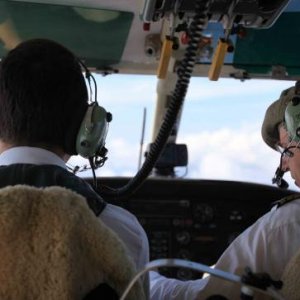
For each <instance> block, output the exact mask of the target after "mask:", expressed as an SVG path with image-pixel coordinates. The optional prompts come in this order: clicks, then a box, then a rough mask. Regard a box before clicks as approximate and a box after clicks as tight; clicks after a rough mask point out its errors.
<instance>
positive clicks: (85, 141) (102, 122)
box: [76, 60, 112, 162]
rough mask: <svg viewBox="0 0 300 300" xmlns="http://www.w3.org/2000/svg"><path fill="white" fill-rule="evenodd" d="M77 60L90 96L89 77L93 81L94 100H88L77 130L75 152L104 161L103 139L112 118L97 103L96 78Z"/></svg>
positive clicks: (105, 152) (105, 150)
mask: <svg viewBox="0 0 300 300" xmlns="http://www.w3.org/2000/svg"><path fill="white" fill-rule="evenodd" d="M78 61H79V64H80V66H81V67H82V68H83V70H84V72H85V77H86V79H87V81H88V85H89V91H90V96H91V95H92V88H91V79H92V81H93V84H94V100H92V101H90V102H91V104H89V106H88V108H87V110H86V113H85V115H84V117H83V120H82V122H81V125H80V128H79V130H78V133H77V137H76V152H77V153H78V154H79V155H80V156H82V157H84V158H89V159H91V158H97V157H101V158H102V159H101V161H103V162H104V161H105V160H106V154H107V149H106V148H105V139H106V136H107V132H108V124H109V122H110V121H111V120H112V115H111V113H109V112H107V111H106V110H105V109H104V108H103V107H102V106H100V105H99V104H98V102H97V84H96V80H95V78H94V76H93V75H92V74H91V72H90V71H89V70H88V68H87V67H86V66H85V64H84V63H83V62H82V61H80V60H78Z"/></svg>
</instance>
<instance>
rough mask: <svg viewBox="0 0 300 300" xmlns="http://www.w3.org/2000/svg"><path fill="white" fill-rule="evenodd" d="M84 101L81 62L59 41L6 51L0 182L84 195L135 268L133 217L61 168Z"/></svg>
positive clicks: (137, 240)
mask: <svg viewBox="0 0 300 300" xmlns="http://www.w3.org/2000/svg"><path fill="white" fill-rule="evenodd" d="M88 101H89V96H88V90H87V86H86V82H85V79H84V77H83V74H82V70H81V63H80V62H79V60H78V58H76V57H75V56H74V55H73V54H72V53H71V52H70V51H69V50H68V49H66V48H65V47H63V46H62V45H60V44H58V43H56V42H54V41H50V40H45V39H33V40H29V41H25V42H23V43H20V44H19V45H18V46H17V47H16V48H14V49H13V50H11V51H10V52H8V54H7V55H6V57H4V58H3V59H2V61H1V63H0V187H5V186H8V185H17V184H28V185H32V186H36V187H46V186H55V185H56V186H63V187H66V188H69V189H71V190H74V191H76V192H77V193H79V194H81V195H83V196H84V197H85V198H86V199H87V203H88V205H89V207H90V208H91V210H93V212H94V213H95V214H96V215H97V216H98V217H99V219H101V220H102V221H103V222H104V223H105V224H106V225H107V226H108V227H110V228H111V229H112V230H113V231H115V232H116V233H117V235H118V236H119V238H120V239H121V240H122V241H123V242H124V243H125V245H126V246H127V249H128V254H129V255H130V256H131V257H132V259H133V261H134V262H135V265H136V268H137V269H138V270H139V269H141V268H142V267H143V266H144V265H145V264H146V263H147V262H148V260H149V250H148V248H149V246H148V240H147V236H146V234H145V232H144V230H143V228H142V227H141V225H140V224H139V222H138V221H137V219H136V217H135V216H133V215H132V214H131V213H130V212H128V211H126V210H124V209H122V208H121V207H118V206H115V205H111V204H108V203H106V202H105V201H104V200H103V199H102V198H101V197H100V196H99V194H98V193H97V192H96V191H95V190H94V189H93V188H92V186H90V185H89V184H88V183H87V182H85V181H84V180H82V179H81V178H79V177H77V176H75V175H74V174H73V173H71V172H69V171H67V168H66V164H65V163H66V162H67V160H68V159H69V158H70V156H71V155H74V154H77V150H76V143H75V142H76V136H77V134H78V131H79V128H80V125H81V123H82V120H83V118H84V116H85V114H86V111H87V109H88V108H89V107H90V105H89V103H88ZM144 281H145V285H147V284H148V280H147V278H146V277H145V279H144Z"/></svg>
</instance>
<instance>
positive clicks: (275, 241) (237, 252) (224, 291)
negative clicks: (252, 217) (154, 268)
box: [150, 199, 300, 300]
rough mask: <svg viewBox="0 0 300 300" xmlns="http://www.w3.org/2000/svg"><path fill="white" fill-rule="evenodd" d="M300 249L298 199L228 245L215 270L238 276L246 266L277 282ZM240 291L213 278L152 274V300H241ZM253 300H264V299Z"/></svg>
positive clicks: (236, 286)
mask: <svg viewBox="0 0 300 300" xmlns="http://www.w3.org/2000/svg"><path fill="white" fill-rule="evenodd" d="M299 249H300V199H299V200H294V201H292V202H290V203H287V204H285V205H283V206H282V207H280V208H278V209H272V210H271V211H270V212H268V213H267V214H265V215H264V216H263V217H261V218H260V219H259V220H258V221H257V222H256V223H254V224H253V225H252V226H251V227H249V228H248V229H247V230H245V231H244V232H243V233H242V234H241V235H239V236H238V237H237V238H236V239H235V240H234V241H233V242H232V243H231V245H230V246H229V247H228V248H227V249H226V251H225V252H224V253H223V255H222V256H221V257H220V259H219V260H218V262H217V263H216V265H215V268H217V269H221V270H224V271H227V272H230V273H236V274H238V275H241V274H243V273H244V268H245V267H246V266H249V267H250V268H251V270H252V271H253V272H267V273H268V274H269V275H270V276H271V277H272V279H274V280H279V279H281V276H282V273H283V271H284V268H285V266H286V265H287V263H288V262H289V260H290V259H291V258H292V257H293V256H294V255H295V254H296V253H297V251H298V250H299ZM200 263H201V261H200ZM240 288H241V287H240V286H238V285H236V284H233V283H231V282H228V281H225V280H221V279H217V278H216V277H208V278H206V279H199V280H195V281H189V282H181V281H179V280H168V279H166V278H164V277H162V276H157V275H156V273H154V272H153V273H151V286H150V291H151V298H152V299H168V300H171V299H172V300H174V299H176V300H194V299H199V300H200V299H206V298H207V297H208V296H210V295H216V294H219V295H223V296H225V297H227V298H228V299H240V296H239V295H240ZM255 299H263V296H262V295H260V296H257V297H256V298H255Z"/></svg>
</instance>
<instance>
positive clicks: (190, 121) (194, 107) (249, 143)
mask: <svg viewBox="0 0 300 300" xmlns="http://www.w3.org/2000/svg"><path fill="white" fill-rule="evenodd" d="M96 81H97V86H98V102H99V104H100V105H102V106H103V107H105V109H106V110H107V111H109V112H111V113H112V114H113V121H112V122H111V124H110V128H109V132H108V136H107V139H106V147H107V148H108V150H109V152H108V160H107V162H106V164H105V165H104V166H103V167H102V168H100V169H98V170H97V172H96V174H97V176H98V177H101V176H134V175H135V173H136V172H137V170H138V160H139V152H140V143H141V135H142V123H143V111H144V108H145V109H146V112H147V114H146V115H147V117H146V127H145V139H144V145H143V147H144V150H145V148H146V147H147V145H148V144H149V142H151V138H152V124H153V120H154V115H153V114H154V111H155V105H156V82H157V79H156V77H155V76H149V75H148V76H146V75H144V76H140V75H109V76H106V77H102V76H100V75H97V76H96ZM293 84H294V82H293V81H275V80H252V79H251V80H247V81H244V82H241V81H239V80H236V79H219V80H218V81H216V82H215V81H214V82H213V81H209V80H208V79H207V78H192V79H191V82H190V86H189V90H188V93H187V95H186V99H185V102H184V106H183V113H182V117H181V120H180V127H179V133H178V137H177V143H185V144H187V145H188V155H189V164H188V167H187V168H176V174H177V176H178V177H185V178H197V179H222V180H237V181H249V182H257V183H262V184H271V179H272V177H273V176H274V172H275V170H276V168H277V166H278V164H279V158H280V156H279V153H277V152H276V151H274V150H272V149H271V148H269V147H268V146H267V145H266V144H265V143H264V142H263V140H262V138H261V133H260V130H261V124H262V120H263V117H264V113H265V111H266V109H267V107H268V106H269V105H270V104H271V103H272V102H273V101H275V100H276V99H278V97H279V95H280V93H281V91H282V90H284V89H286V88H288V87H290V86H292V85H293ZM70 163H71V164H73V165H77V164H80V165H81V164H87V162H86V161H85V160H83V159H78V158H77V157H75V158H72V159H71V161H70ZM79 175H80V176H91V173H90V172H89V171H87V172H83V173H81V174H79ZM285 179H286V180H288V182H289V183H290V187H291V188H292V189H296V187H295V185H294V183H293V180H292V179H291V178H290V177H289V176H287V175H285Z"/></svg>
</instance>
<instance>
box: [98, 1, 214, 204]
mask: <svg viewBox="0 0 300 300" xmlns="http://www.w3.org/2000/svg"><path fill="white" fill-rule="evenodd" d="M209 2H210V1H205V2H204V3H203V0H196V3H195V12H196V14H195V16H194V18H193V21H192V24H191V26H190V31H189V35H190V40H189V43H188V46H187V49H186V51H185V54H184V58H183V60H182V61H181V63H180V65H179V67H178V70H177V75H178V79H177V82H176V85H175V90H174V92H173V94H172V98H171V101H170V103H169V106H168V109H167V112H166V115H165V117H164V120H163V123H162V125H161V128H160V130H159V132H158V134H157V137H156V139H155V141H154V143H153V144H152V146H151V147H150V151H149V153H148V155H147V158H146V160H145V161H144V163H143V165H142V167H141V169H140V170H139V171H138V172H137V174H136V175H135V176H134V177H133V178H131V179H130V180H129V181H128V183H127V184H126V185H124V186H123V187H120V188H116V189H112V188H109V187H105V186H102V189H101V190H100V191H99V192H100V193H101V195H102V196H103V197H106V196H107V197H109V198H113V199H116V198H119V197H120V198H121V197H126V196H128V195H130V194H132V193H134V192H135V191H136V190H137V189H138V187H139V186H140V185H141V184H142V183H143V182H144V181H145V179H146V178H147V177H148V176H149V174H150V173H151V171H152V169H153V167H154V165H155V163H156V161H157V159H158V158H159V155H160V154H161V152H162V150H163V148H164V146H165V144H166V142H167V140H168V137H169V136H170V133H171V131H172V129H173V127H174V124H175V122H176V120H177V116H178V114H179V111H180V109H181V107H182V105H183V102H184V99H185V95H186V93H187V89H188V86H189V82H190V78H191V76H192V73H193V69H194V66H195V64H196V58H197V51H198V45H199V42H200V39H201V33H202V31H203V28H204V26H205V24H206V18H207V13H208V7H209Z"/></svg>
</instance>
